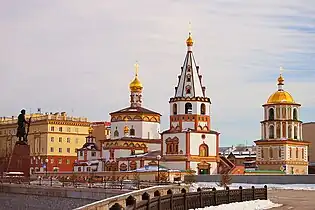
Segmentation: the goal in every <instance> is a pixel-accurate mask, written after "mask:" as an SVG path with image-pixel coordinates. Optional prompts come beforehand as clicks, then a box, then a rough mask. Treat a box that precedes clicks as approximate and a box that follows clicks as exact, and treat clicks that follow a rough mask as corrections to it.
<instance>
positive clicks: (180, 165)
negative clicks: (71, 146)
mask: <svg viewBox="0 0 315 210" xmlns="http://www.w3.org/2000/svg"><path fill="white" fill-rule="evenodd" d="M160 165H161V166H164V167H166V168H169V169H178V170H186V162H185V161H169V162H161V163H160Z"/></svg>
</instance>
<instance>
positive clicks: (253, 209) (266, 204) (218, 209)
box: [197, 200, 282, 210]
mask: <svg viewBox="0 0 315 210" xmlns="http://www.w3.org/2000/svg"><path fill="white" fill-rule="evenodd" d="M280 206H282V204H276V203H273V202H271V201H270V200H254V201H245V202H236V203H230V204H222V205H218V206H209V207H206V208H203V209H202V210H228V209H233V210H263V209H271V208H275V207H280ZM197 210H198V209H197ZM199 210H201V209H199Z"/></svg>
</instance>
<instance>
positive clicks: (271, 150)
mask: <svg viewBox="0 0 315 210" xmlns="http://www.w3.org/2000/svg"><path fill="white" fill-rule="evenodd" d="M269 157H270V158H273V148H272V147H270V148H269Z"/></svg>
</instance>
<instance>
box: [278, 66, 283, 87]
mask: <svg viewBox="0 0 315 210" xmlns="http://www.w3.org/2000/svg"><path fill="white" fill-rule="evenodd" d="M283 71H284V69H283V67H282V66H280V76H279V77H278V85H283V82H284V79H283V77H282V73H283Z"/></svg>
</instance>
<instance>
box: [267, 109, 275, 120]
mask: <svg viewBox="0 0 315 210" xmlns="http://www.w3.org/2000/svg"><path fill="white" fill-rule="evenodd" d="M268 119H269V120H274V119H275V110H274V109H273V108H270V109H269V111H268Z"/></svg>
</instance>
